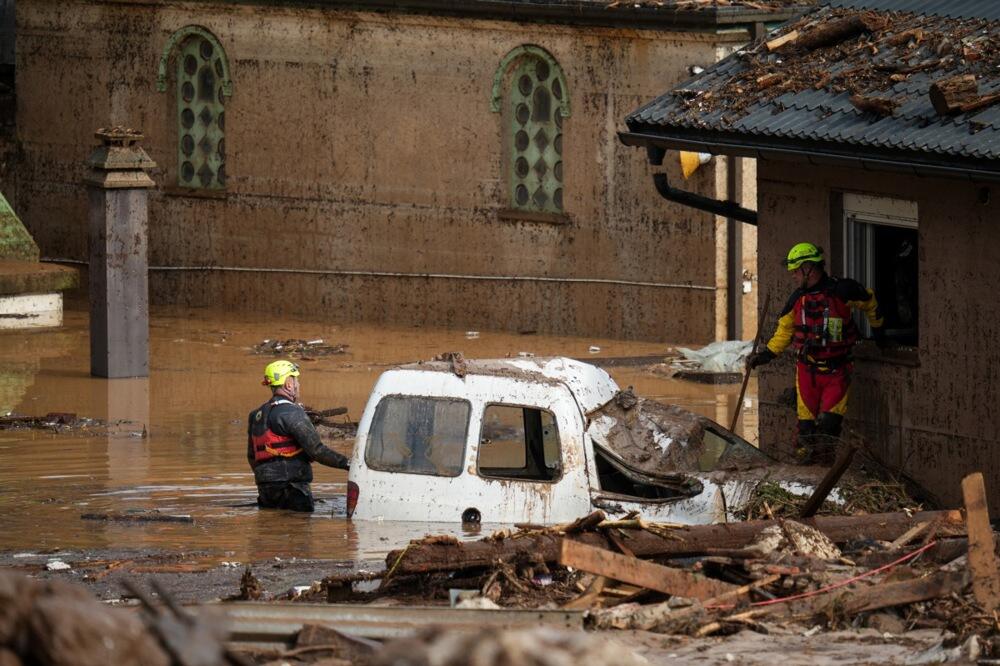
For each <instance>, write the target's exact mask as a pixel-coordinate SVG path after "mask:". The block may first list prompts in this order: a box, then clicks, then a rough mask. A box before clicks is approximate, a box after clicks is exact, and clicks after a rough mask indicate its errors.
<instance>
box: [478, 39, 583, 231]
mask: <svg viewBox="0 0 1000 666" xmlns="http://www.w3.org/2000/svg"><path fill="white" fill-rule="evenodd" d="M530 63H534V66H535V67H537V66H538V64H540V63H541V64H544V66H546V67H547V68H548V72H549V73H548V77H546V79H545V80H544V81H545V82H546V83H547V86H546V87H547V90H548V92H549V96H550V99H549V103H550V108H551V116H550V117H551V120H549V121H548V124H549V125H550V127H551V130H552V131H553V132H554V135H553V136H552V137H551V138H550V139H549V141H548V143H547V148H548V149H549V150H550V151H552V152H553V154H554V155H555V156H556V157H557V158H558V159H554V160H553V162H552V164H551V165H548V164H547V161H546V166H547V169H546V175H545V176H540V177H539V178H540V180H541V183H540V185H539V187H540V188H542V189H543V191H544V188H545V187H546V183H547V181H546V180H545V179H546V178H551V179H552V183H551V185H552V191H551V192H550V193H548V192H547V193H546V194H547V195H548V199H547V201H546V204H545V205H544V206H542V207H541V208H539V207H538V206H537V204H535V202H534V200H533V195H532V193H531V192H529V195H528V200H527V203H526V204H518V202H517V197H516V188H517V185H518V184H520V181H519V180H518V177H517V172H516V163H517V157H518V156H519V155H518V153H519V151H518V150H517V148H516V145H515V135H516V134H517V132H516V130H517V124H516V122H517V121H516V108H515V107H516V100H515V99H514V91H515V87H516V86H517V85H518V81H517V79H518V76H517V74H518V73H519V72H520V70H522V69H523V68H525V67H527V66H529V64H530ZM556 82H558V85H559V88H560V89H561V91H562V96H561V97H556V96H555V95H554V94H553V92H552V86H553V85H554V84H555V83H556ZM536 88H537V86H536ZM532 93H534V89H533V91H532ZM490 107H491V110H492V111H493V112H494V113H497V114H499V115H500V116H501V126H500V135H501V137H502V146H501V148H502V154H501V163H500V169H501V176H500V181H501V182H502V187H500V188H498V192H499V193H500V194H501V196H502V197H503V200H502V203H501V205H500V207H499V208H498V209H497V219H498V220H501V221H511V222H539V223H547V224H556V225H561V224H568V223H569V222H570V221H571V220H570V216H569V215H568V213H567V203H568V197H567V192H568V189H567V186H566V179H565V174H563V177H562V178H556V177H555V167H556V164H561V165H562V166H561V167H560V171H561V170H562V169H563V168H565V163H566V159H565V154H564V153H565V148H563V150H561V151H559V152H555V144H556V138H557V137H559V138H560V142H564V141H565V140H566V137H567V136H568V134H567V132H566V126H565V122H566V121H567V120H568V119H569V118H570V116H571V113H570V90H569V86H568V84H567V81H566V75H565V72H564V71H563V69H562V67H561V66H560V65H559V62H558V61H557V60H556V58H555V57H553V55H552V54H551V53H549V52H548V51H547V50H545V49H544V48H542V47H540V46H537V45H534V44H524V45H521V46H517V47H515V48H513V49H511V51H509V52H508V53H507V54H506V55H505V56H504V57H503V59H502V60H501V62H500V65H499V66H498V67H497V70H496V72H495V74H494V77H493V88H492V94H491V98H490ZM530 108H531V107H530V106H529V109H530ZM542 122H543V121H534V120H530V119H529V120H528V121H527V124H526V126H530V127H531V131H530V132H528V136H529V144H528V146H529V147H531V148H534V147H536V144H535V143H534V138H533V136H532V135H533V134H537V131H538V129H540V127H539V125H538V124H540V123H542ZM535 123H538V124H535ZM541 152H542V156H541V157H542V158H543V159H544V156H545V154H546V151H545V150H543V151H541ZM535 162H536V163H537V159H536V160H535ZM533 172H534V165H533V164H529V170H528V174H529V175H531V174H532V173H533ZM522 180H523V178H522ZM536 189H538V188H536ZM557 191H561V193H560V197H561V205H560V206H559V207H558V208H557V207H555V206H554V201H555V194H556V192H557Z"/></svg>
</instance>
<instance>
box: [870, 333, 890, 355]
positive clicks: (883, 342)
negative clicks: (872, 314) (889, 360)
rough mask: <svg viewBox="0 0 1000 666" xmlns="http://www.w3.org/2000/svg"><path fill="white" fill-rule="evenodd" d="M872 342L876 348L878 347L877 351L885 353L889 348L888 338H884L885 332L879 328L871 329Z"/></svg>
mask: <svg viewBox="0 0 1000 666" xmlns="http://www.w3.org/2000/svg"><path fill="white" fill-rule="evenodd" d="M872 340H874V341H875V344H876V346H878V348H879V351H883V352H884V351H885V350H886V349H888V348H889V338H887V337H886V336H885V330H884V329H882V328H881V327H879V328H873V329H872Z"/></svg>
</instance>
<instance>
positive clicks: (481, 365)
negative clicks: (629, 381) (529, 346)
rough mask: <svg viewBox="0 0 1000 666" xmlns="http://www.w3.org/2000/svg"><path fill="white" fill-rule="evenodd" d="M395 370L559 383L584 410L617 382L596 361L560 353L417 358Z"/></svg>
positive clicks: (614, 389)
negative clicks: (574, 357)
mask: <svg viewBox="0 0 1000 666" xmlns="http://www.w3.org/2000/svg"><path fill="white" fill-rule="evenodd" d="M398 369H399V370H416V371H422V372H428V371H429V372H448V373H453V374H459V375H460V376H464V375H482V376H488V377H497V378H505V379H513V380H519V381H527V382H534V383H542V384H563V385H565V386H566V387H567V388H569V390H570V392H571V393H572V394H573V395H574V397H575V398H576V401H577V403H578V404H579V405H580V408H581V409H582V410H583V411H584V413H588V412H591V411H593V410H595V409H598V408H599V407H601V406H602V405H604V404H606V403H607V402H608V401H609V400H611V399H612V398H614V397H615V394H616V393H617V392H618V384H616V383H615V380H613V379H611V376H610V375H609V374H608V373H607V372H605V371H604V370H602V369H601V368H598V367H597V366H596V365H591V364H590V363H584V362H582V361H577V360H575V359H572V358H566V357H564V356H555V357H540V358H535V357H528V358H495V359H461V361H458V362H456V361H455V360H449V361H437V360H435V361H421V362H419V363H408V364H406V365H403V366H400V367H399V368H398Z"/></svg>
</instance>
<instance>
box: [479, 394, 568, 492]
mask: <svg viewBox="0 0 1000 666" xmlns="http://www.w3.org/2000/svg"><path fill="white" fill-rule="evenodd" d="M490 407H509V408H514V409H521V410H522V418H523V414H524V412H523V410H525V409H534V410H536V411H539V412H542V413H545V414H550V415H551V416H552V424H553V425H554V426H555V427H556V440H557V443H558V445H559V466H558V468H557V470H558V474H556V475H555V476H553V477H552V478H551V479H532V478H525V477H523V476H497V475H493V474H483V471H482V467H481V466H480V465H479V460H480V457H481V454H482V446H483V431H484V430H485V428H486V411H487V410H488V409H489V408H490ZM560 431H561V428H560V427H559V418H558V416H557V415H556V412H555V411H553V410H551V409H545V408H544V407H538V406H536V405H524V404H520V403H510V402H487V403H485V404H484V405H483V411H482V415H481V416H480V418H479V434H478V438H477V440H476V474H477V475H478V476H479V477H480V478H482V479H489V480H492V481H522V482H525V483H548V484H554V483H557V482H558V481H560V480H562V478H563V476H564V475H565V474H566V466H565V464H564V461H563V445H562V437H561V436H560ZM525 434H526V433H525ZM544 446H545V443H544V442H543V443H542V447H543V454H544ZM524 450H525V460H526V461H527V453H528V447H527V440H525V449H524ZM525 466H527V462H525ZM487 469H489V468H487Z"/></svg>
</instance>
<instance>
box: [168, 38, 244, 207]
mask: <svg viewBox="0 0 1000 666" xmlns="http://www.w3.org/2000/svg"><path fill="white" fill-rule="evenodd" d="M171 59H172V60H173V70H174V72H175V73H176V78H175V81H176V95H177V104H176V114H177V115H176V122H177V184H178V185H179V186H180V187H190V188H199V189H211V190H221V189H225V187H226V109H225V98H226V97H228V96H230V95H232V81H231V80H230V78H229V62H228V60H227V59H226V52H225V51H224V50H223V48H222V45H221V44H220V43H219V40H218V39H216V37H215V35H213V34H212V33H210V32H209V31H208V30H206V29H205V28H202V27H200V26H188V27H186V28H181V29H180V30H178V31H177V32H175V33H174V34H173V35H171V37H170V39H169V40H168V41H167V46H166V48H165V49H164V51H163V56H162V57H161V58H160V71H159V77H158V78H157V87H158V88H159V89H160V90H161V91H165V90H166V89H167V70H168V66H169V64H170V61H171Z"/></svg>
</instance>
